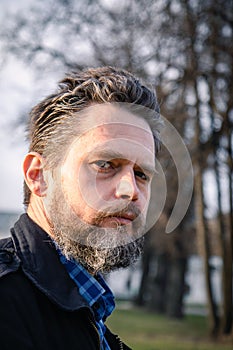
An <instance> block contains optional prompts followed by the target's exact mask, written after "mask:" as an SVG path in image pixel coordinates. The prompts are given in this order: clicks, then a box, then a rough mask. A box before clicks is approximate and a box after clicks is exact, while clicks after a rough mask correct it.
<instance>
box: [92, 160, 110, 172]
mask: <svg viewBox="0 0 233 350" xmlns="http://www.w3.org/2000/svg"><path fill="white" fill-rule="evenodd" d="M92 164H94V165H95V166H96V167H97V168H99V170H100V171H101V170H108V169H111V168H112V164H111V162H108V161H106V160H97V161H95V162H93V163H92Z"/></svg>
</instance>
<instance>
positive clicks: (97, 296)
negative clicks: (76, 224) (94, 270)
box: [58, 249, 115, 321]
mask: <svg viewBox="0 0 233 350" xmlns="http://www.w3.org/2000/svg"><path fill="white" fill-rule="evenodd" d="M58 254H59V256H60V260H61V262H62V264H63V265H64V266H65V268H66V270H67V272H68V273H69V275H70V277H71V278H72V280H73V281H74V282H75V283H76V285H77V287H78V289H79V293H80V295H81V296H82V297H83V298H84V299H85V300H86V301H87V303H88V304H89V305H90V307H92V309H93V311H94V314H95V318H96V321H100V320H102V321H105V319H106V318H107V317H108V316H109V315H110V314H111V313H112V311H113V310H114V308H115V302H114V296H113V293H112V291H111V290H110V288H109V287H108V285H107V284H106V282H105V280H104V279H103V277H102V276H101V274H99V273H98V274H97V275H96V276H95V277H94V276H92V275H91V274H89V272H88V271H87V270H86V269H85V268H84V267H83V266H82V265H81V264H80V263H78V262H77V261H75V260H74V259H71V260H68V259H66V257H65V256H64V255H63V254H62V253H61V251H60V250H59V249H58Z"/></svg>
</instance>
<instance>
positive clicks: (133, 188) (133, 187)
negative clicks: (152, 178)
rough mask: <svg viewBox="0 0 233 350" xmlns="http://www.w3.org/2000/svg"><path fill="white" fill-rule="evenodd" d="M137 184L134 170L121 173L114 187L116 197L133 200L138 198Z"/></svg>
mask: <svg viewBox="0 0 233 350" xmlns="http://www.w3.org/2000/svg"><path fill="white" fill-rule="evenodd" d="M138 194H139V190H138V186H137V183H136V180H135V176H134V172H133V171H128V172H127V173H126V174H124V175H122V176H121V177H120V179H119V182H118V184H117V187H116V198H119V199H120V198H121V199H128V200H131V201H135V200H137V199H138Z"/></svg>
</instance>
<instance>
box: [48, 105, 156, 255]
mask: <svg viewBox="0 0 233 350" xmlns="http://www.w3.org/2000/svg"><path fill="white" fill-rule="evenodd" d="M86 118H87V119H88V125H89V128H88V130H87V131H86V132H85V133H83V134H82V135H81V136H80V137H78V138H77V139H76V140H75V141H74V142H73V143H72V144H71V145H70V147H69V150H68V152H67V154H66V155H65V157H64V161H63V163H62V164H61V166H60V168H59V171H58V174H59V176H58V179H59V180H58V179H56V180H55V183H54V187H53V189H52V190H51V193H50V194H48V197H47V199H46V200H47V204H48V205H47V209H48V215H49V217H50V220H51V222H52V224H53V226H54V227H55V228H56V229H55V231H56V233H55V236H57V234H60V233H61V234H62V235H63V236H64V235H65V236H66V240H67V238H68V239H69V240H71V241H73V242H76V243H77V244H78V245H82V246H87V245H90V246H91V248H92V249H97V250H101V252H102V255H103V249H106V248H107V250H108V251H109V250H111V249H115V248H116V247H117V246H121V247H122V246H123V245H127V244H128V243H130V242H132V241H134V240H136V239H138V238H139V237H140V236H141V235H142V233H143V228H144V224H145V218H146V213H147V210H148V204H149V199H150V185H151V180H152V176H153V172H154V168H155V155H154V140H153V136H152V132H151V130H150V127H149V125H148V124H147V122H146V121H145V120H144V119H142V118H139V117H138V116H135V115H133V114H131V113H129V112H127V111H126V110H123V109H122V108H119V107H116V106H113V105H97V106H92V107H91V108H90V109H89V111H88V114H87V116H86ZM97 121H98V122H97ZM90 126H91V127H90ZM58 231H60V233H58ZM90 233H91V236H90ZM88 237H89V239H88ZM90 237H91V238H90ZM63 245H64V242H63ZM70 251H71V248H70ZM72 254H73V253H72ZM72 254H71V255H72ZM79 254H80V253H79ZM73 255H75V257H76V254H73Z"/></svg>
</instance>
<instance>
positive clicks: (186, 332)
mask: <svg viewBox="0 0 233 350" xmlns="http://www.w3.org/2000/svg"><path fill="white" fill-rule="evenodd" d="M108 326H109V327H110V329H111V330H112V332H114V333H116V334H119V336H120V337H121V339H122V340H124V341H125V342H126V344H128V345H129V346H131V347H132V349H133V350H210V349H211V350H228V349H229V350H230V349H232V344H223V343H218V342H213V341H211V340H210V339H209V338H208V337H207V336H206V334H207V333H208V331H207V320H206V318H205V317H203V316H187V317H186V318H185V319H184V320H176V319H168V318H166V317H164V316H160V315H156V314H153V313H150V312H148V311H145V310H142V309H129V310H124V309H117V310H116V311H115V312H114V313H113V315H112V316H111V317H110V318H109V320H108Z"/></svg>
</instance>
